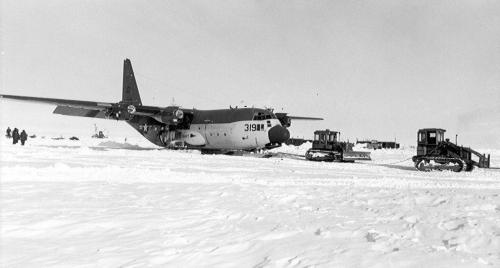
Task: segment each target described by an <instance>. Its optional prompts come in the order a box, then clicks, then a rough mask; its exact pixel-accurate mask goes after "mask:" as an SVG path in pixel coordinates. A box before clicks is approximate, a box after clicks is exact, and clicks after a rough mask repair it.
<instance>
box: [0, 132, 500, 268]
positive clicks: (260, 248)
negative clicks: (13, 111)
mask: <svg viewBox="0 0 500 268" xmlns="http://www.w3.org/2000/svg"><path fill="white" fill-rule="evenodd" d="M0 145H1V148H0V156H1V173H0V175H1V181H0V183H1V184H0V189H1V192H0V194H1V195H0V198H1V199H0V202H1V203H0V205H1V222H0V226H1V236H0V254H1V255H0V257H1V263H0V265H1V266H2V267H144V266H158V267H164V266H170V267H199V266H202V267H304V266H320V267H482V266H485V267H499V266H500V170H499V169H475V170H474V171H473V172H470V173H464V172H462V173H453V172H447V171H445V172H429V173H423V172H418V171H415V170H414V168H413V166H412V163H411V160H410V159H409V158H410V157H411V156H412V155H413V154H414V149H410V148H408V149H401V150H377V151H374V152H372V158H373V161H371V162H358V163H351V164H349V163H321V162H307V161H304V160H302V159H300V158H299V157H293V154H299V155H300V154H303V153H304V152H305V150H306V149H307V148H308V146H309V145H304V146H301V147H282V148H279V149H275V150H273V152H283V153H286V154H276V156H275V157H272V158H260V157H259V156H260V155H246V156H225V155H201V154H200V153H199V152H193V151H169V150H164V149H159V148H157V147H155V146H154V145H151V144H149V143H148V142H147V141H145V140H137V141H130V140H129V141H128V143H125V141H124V139H115V140H96V139H86V140H81V141H69V140H51V139H39V138H37V139H30V140H28V143H27V145H26V146H24V147H22V146H20V145H16V146H14V145H12V144H10V141H9V140H7V139H6V138H3V137H2V138H1V144H0ZM489 153H491V154H492V166H496V167H499V166H500V151H489Z"/></svg>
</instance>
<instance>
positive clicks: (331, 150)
mask: <svg viewBox="0 0 500 268" xmlns="http://www.w3.org/2000/svg"><path fill="white" fill-rule="evenodd" d="M339 136H340V132H338V131H330V130H329V129H327V130H317V131H315V132H314V140H313V143H312V148H311V149H309V150H307V152H306V159H307V160H310V161H326V162H333V161H336V162H354V160H371V158H370V152H355V151H353V150H352V147H353V144H352V143H348V142H341V141H339Z"/></svg>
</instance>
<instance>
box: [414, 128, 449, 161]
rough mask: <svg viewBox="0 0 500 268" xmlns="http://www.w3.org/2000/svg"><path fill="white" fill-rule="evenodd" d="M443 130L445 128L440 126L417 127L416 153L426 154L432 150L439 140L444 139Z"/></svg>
mask: <svg viewBox="0 0 500 268" xmlns="http://www.w3.org/2000/svg"><path fill="white" fill-rule="evenodd" d="M445 132H446V130H444V129H442V128H423V129H419V130H418V134H417V155H426V154H427V153H428V152H430V151H432V150H434V149H435V148H436V147H437V146H438V144H439V143H440V142H442V141H444V133H445Z"/></svg>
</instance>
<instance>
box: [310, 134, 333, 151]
mask: <svg viewBox="0 0 500 268" xmlns="http://www.w3.org/2000/svg"><path fill="white" fill-rule="evenodd" d="M338 134H339V132H337V131H330V130H329V129H327V130H317V131H314V141H313V148H314V149H330V150H331V149H332V145H333V144H337V139H338Z"/></svg>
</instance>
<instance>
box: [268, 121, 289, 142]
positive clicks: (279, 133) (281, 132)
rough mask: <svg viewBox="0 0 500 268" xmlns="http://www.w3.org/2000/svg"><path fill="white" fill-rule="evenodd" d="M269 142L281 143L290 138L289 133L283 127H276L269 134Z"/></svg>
mask: <svg viewBox="0 0 500 268" xmlns="http://www.w3.org/2000/svg"><path fill="white" fill-rule="evenodd" d="M268 134H269V141H270V142H271V143H282V142H285V141H287V140H288V139H289V138H290V131H288V129H286V128H284V127H283V126H280V125H276V126H274V127H272V128H271V129H270V130H269V132H268Z"/></svg>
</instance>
